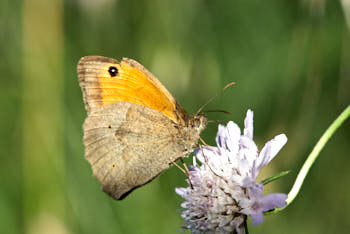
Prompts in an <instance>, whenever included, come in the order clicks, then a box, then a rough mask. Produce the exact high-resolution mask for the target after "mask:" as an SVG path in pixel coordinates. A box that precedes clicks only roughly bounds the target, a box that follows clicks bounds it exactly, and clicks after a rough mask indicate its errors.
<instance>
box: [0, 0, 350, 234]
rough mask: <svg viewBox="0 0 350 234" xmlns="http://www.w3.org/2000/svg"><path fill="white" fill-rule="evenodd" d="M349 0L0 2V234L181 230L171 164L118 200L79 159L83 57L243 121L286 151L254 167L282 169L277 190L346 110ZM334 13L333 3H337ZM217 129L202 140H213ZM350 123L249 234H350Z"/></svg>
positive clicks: (177, 179) (179, 178) (179, 181)
mask: <svg viewBox="0 0 350 234" xmlns="http://www.w3.org/2000/svg"><path fill="white" fill-rule="evenodd" d="M346 2H349V1H346V0H343V1H338V0H332V1H326V0H295V1H293V0H270V1H258V0H230V1H229V0H226V1H224V0H216V1H214V0H176V1H173V0H147V1H146V0H141V1H136V0H132V1H131V0H100V1H97V0H96V1H93V0H79V1H77V0H75V1H74V0H65V1H64V0H52V1H44V0H42V1H40V0H23V1H19V0H13V1H10V0H5V1H1V2H0V29H1V30H0V56H1V59H0V72H1V78H0V79H1V85H0V106H1V114H0V128H1V131H0V149H1V151H0V152H1V158H0V160H1V161H0V233H9V234H12V233H30V234H31V233H33V234H41V233H86V234H88V233H91V234H93V233H141V234H142V233H152V234H153V233H176V230H179V229H180V226H181V225H182V224H183V220H182V219H181V217H180V211H181V209H180V204H181V202H182V201H183V200H182V198H181V197H179V196H178V195H176V194H175V192H174V189H175V187H181V186H185V185H186V184H185V176H184V175H183V174H182V173H181V172H180V171H179V170H178V169H177V168H171V169H170V170H168V171H166V172H164V173H163V174H162V175H161V176H159V177H158V178H157V179H155V180H154V181H153V182H152V183H150V184H147V185H146V186H144V187H142V188H139V189H137V190H135V191H134V192H133V193H132V194H130V195H129V196H128V197H127V198H126V199H125V200H123V201H114V200H113V199H111V198H110V197H108V196H107V195H106V194H104V193H103V192H102V191H101V189H100V185H99V184H98V183H97V181H96V180H95V179H94V178H93V177H92V175H91V169H90V166H89V164H88V162H87V161H86V160H85V159H84V156H83V155H84V149H83V145H82V127H81V126H82V123H83V121H84V118H85V116H86V113H85V110H84V106H83V101H82V95H81V91H80V88H79V84H78V79H77V74H76V65H77V62H78V60H79V58H80V57H82V56H86V55H103V56H108V57H114V58H117V59H121V58H122V57H129V58H133V59H135V60H137V61H139V62H140V63H142V64H143V65H144V66H145V67H147V68H148V69H149V70H150V71H151V72H152V73H153V74H155V75H156V76H157V77H158V78H159V80H160V81H161V82H162V83H163V84H164V85H165V86H166V87H167V88H168V89H169V91H170V92H171V93H172V94H173V96H174V97H175V98H176V99H177V100H178V101H179V102H180V103H181V104H182V105H183V106H184V108H185V109H186V110H187V111H188V112H189V113H194V112H195V111H196V110H197V109H198V108H199V107H200V106H201V104H203V103H204V102H205V101H206V100H207V99H209V98H210V97H212V96H213V95H214V94H215V93H217V92H218V91H219V90H220V89H221V88H222V87H224V86H225V85H226V84H227V83H229V82H231V81H234V82H236V84H235V85H234V86H233V87H231V88H229V89H228V90H226V91H225V92H224V93H223V94H221V95H220V96H219V97H218V98H216V99H215V100H214V101H213V102H212V103H210V104H209V105H208V107H206V109H208V110H214V109H223V110H226V111H229V112H231V113H232V115H231V116H227V115H225V114H222V113H210V114H209V119H214V120H221V121H223V122H224V123H225V122H227V121H228V120H234V121H235V122H237V123H238V124H239V125H240V126H242V125H243V120H244V117H245V113H246V111H247V109H252V110H253V111H254V114H255V115H254V117H255V121H254V126H255V129H254V133H255V140H256V142H257V144H258V145H259V148H260V149H261V148H262V147H263V145H264V144H265V142H266V141H268V140H269V139H271V138H273V137H274V136H275V135H277V134H280V133H285V134H286V135H287V137H288V143H287V145H286V146H285V147H284V148H283V150H282V151H281V152H280V153H279V155H278V157H276V159H275V160H274V161H272V163H271V164H270V165H269V166H268V167H267V168H265V169H264V170H263V171H262V174H263V175H262V176H261V177H262V178H264V177H267V176H269V175H273V174H275V173H277V172H279V171H281V170H291V173H290V174H289V175H288V176H286V177H284V178H282V179H281V180H278V181H277V182H275V183H272V184H269V185H268V186H266V190H265V192H284V193H288V191H289V189H290V188H291V186H292V184H293V181H294V179H295V177H296V174H297V172H298V170H299V168H300V167H301V165H302V163H303V161H304V160H305V158H306V156H307V155H308V153H309V152H310V151H311V149H312V147H313V145H314V144H315V143H316V142H317V140H318V139H319V137H320V136H321V134H322V133H323V132H324V130H325V129H326V128H327V127H328V126H329V125H330V123H331V122H332V121H333V120H334V119H335V118H336V116H337V115H339V113H340V112H341V111H342V110H343V109H344V108H345V107H346V106H347V105H348V104H349V101H350V92H349V91H350V40H349V38H350V37H349V35H350V34H349V29H350V26H349V25H347V24H346V18H348V22H349V23H350V6H349V5H348V7H346ZM342 3H343V5H342ZM216 129H217V124H216V123H212V124H210V125H209V126H208V127H207V129H206V130H205V132H204V133H203V134H202V136H203V138H204V139H205V140H206V141H207V142H208V143H210V144H214V143H215V141H214V139H215V135H216ZM349 139H350V121H347V122H346V123H345V124H344V125H343V126H342V127H341V128H340V129H339V130H338V131H337V132H336V134H335V135H334V137H333V138H332V139H331V140H330V141H329V143H328V144H327V145H326V147H325V149H324V151H322V152H321V156H320V158H319V160H318V161H317V162H316V164H315V165H314V167H313V168H312V169H311V171H310V174H309V175H308V177H307V178H306V181H305V184H304V186H303V188H302V190H301V193H300V195H299V196H298V197H297V198H296V200H295V202H294V203H293V204H292V205H291V206H290V207H288V208H287V209H285V210H284V211H283V212H281V213H280V214H278V215H270V216H268V217H266V219H265V222H264V223H262V224H261V225H259V226H254V227H252V226H250V232H251V233H284V234H287V233H310V234H312V233H345V232H347V231H349V230H350V222H349V216H350V199H349V198H350V186H349V185H350V182H349V181H350V171H349V165H350V153H349V152H350V146H349V145H350V140H349Z"/></svg>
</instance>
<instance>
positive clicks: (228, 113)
mask: <svg viewBox="0 0 350 234" xmlns="http://www.w3.org/2000/svg"><path fill="white" fill-rule="evenodd" d="M203 112H204V113H208V112H221V113H224V114H227V115H232V114H231V112H228V111H225V110H206V111H203Z"/></svg>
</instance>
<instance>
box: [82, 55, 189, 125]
mask: <svg viewBox="0 0 350 234" xmlns="http://www.w3.org/2000/svg"><path fill="white" fill-rule="evenodd" d="M78 74H79V80H80V86H81V87H82V90H83V95H84V101H85V107H86V109H87V111H88V113H90V112H92V111H93V110H94V109H96V108H98V107H102V106H106V105H109V104H111V103H115V102H132V103H136V104H140V105H143V106H146V107H149V108H152V109H155V110H158V111H160V112H162V113H163V114H165V115H166V116H168V117H169V118H170V119H172V120H173V121H174V122H175V123H177V122H179V120H182V116H184V115H185V112H184V110H182V108H181V109H180V110H178V109H179V105H178V104H177V103H176V101H175V99H174V98H173V97H172V96H171V94H170V93H169V91H168V90H167V89H166V88H165V87H164V86H163V85H162V84H161V83H160V82H159V81H158V80H157V78H155V77H154V76H153V75H152V73H150V72H149V71H147V70H146V69H145V68H144V67H143V66H142V65H141V64H139V63H137V62H136V61H134V60H131V59H126V58H124V59H123V60H122V61H121V62H118V61H117V60H115V59H110V58H106V57H101V56H87V57H83V58H82V59H81V60H80V61H79V64H78Z"/></svg>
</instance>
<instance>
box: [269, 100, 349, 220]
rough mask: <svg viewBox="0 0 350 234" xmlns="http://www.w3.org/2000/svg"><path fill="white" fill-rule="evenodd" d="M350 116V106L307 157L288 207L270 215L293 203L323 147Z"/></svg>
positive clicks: (288, 199) (290, 196)
mask: <svg viewBox="0 0 350 234" xmlns="http://www.w3.org/2000/svg"><path fill="white" fill-rule="evenodd" d="M349 116H350V105H349V106H348V107H347V108H346V109H345V110H344V111H343V112H342V113H341V114H340V115H339V116H338V118H337V119H336V120H334V122H333V123H332V124H331V126H329V128H328V129H327V130H326V132H325V133H324V134H323V135H322V137H321V138H320V140H319V141H318V142H317V144H316V145H315V147H314V148H313V150H312V152H311V153H310V155H309V156H308V157H307V159H306V161H305V163H304V165H303V166H302V168H301V169H300V171H299V174H298V176H297V178H296V180H295V182H294V185H293V187H292V189H291V190H290V192H289V193H288V198H287V200H286V201H287V205H286V206H285V207H283V208H279V209H275V210H273V211H271V212H268V213H270V214H275V213H278V212H279V211H281V210H283V209H284V208H286V207H287V206H288V205H289V204H291V203H292V202H293V200H294V199H295V197H296V196H297V195H298V193H299V191H300V189H301V186H302V184H303V182H304V179H305V177H306V175H307V173H308V172H309V170H310V168H311V166H312V164H313V163H314V162H315V160H316V159H317V157H318V156H319V154H320V152H321V150H322V149H323V147H324V146H325V145H326V143H327V141H328V140H329V139H330V138H331V136H332V135H333V134H334V132H335V131H336V130H337V129H338V128H339V127H340V126H341V125H342V123H343V122H344V121H345V120H346V119H347V118H348V117H349Z"/></svg>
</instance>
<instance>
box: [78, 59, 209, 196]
mask: <svg viewBox="0 0 350 234" xmlns="http://www.w3.org/2000/svg"><path fill="white" fill-rule="evenodd" d="M77 70H78V77H79V83H80V87H81V90H82V93H83V98H84V103H85V108H86V110H87V115H88V116H87V118H86V119H85V122H84V125H83V129H84V145H85V157H86V159H87V160H88V161H89V163H90V164H91V167H92V170H93V175H94V177H95V178H96V179H97V180H98V181H99V182H100V183H101V185H102V188H103V191H105V192H106V193H107V194H109V195H110V196H112V197H114V198H115V199H117V200H121V199H123V198H124V197H125V196H127V195H128V194H129V193H130V192H131V191H132V190H134V189H135V188H137V187H140V186H142V185H144V184H146V183H148V182H150V181H151V180H152V179H154V178H155V177H156V176H158V175H159V174H160V173H161V172H162V171H164V170H166V169H167V168H169V167H170V166H171V165H172V163H174V162H175V161H176V160H177V159H179V158H182V157H185V156H186V155H188V154H189V153H191V152H192V151H193V150H194V149H195V148H197V147H198V143H197V142H198V139H199V138H200V133H201V131H202V130H203V129H204V128H205V127H206V124H207V118H206V116H205V115H204V114H203V113H196V114H194V115H188V114H187V113H186V111H185V110H184V109H183V108H182V106H181V105H180V104H179V103H178V102H176V100H175V99H174V98H173V96H172V95H171V94H170V93H169V91H168V90H167V89H166V88H165V87H164V86H163V85H162V84H161V83H160V81H159V80H158V79H157V78H156V77H155V76H153V74H152V73H151V72H149V71H148V70H147V69H146V68H144V67H143V66H142V65H141V64H139V63H138V62H136V61H134V60H132V59H127V58H123V59H122V60H121V61H120V62H119V61H117V60H115V59H112V58H107V57H102V56H86V57H83V58H81V59H80V61H79V63H78V67H77Z"/></svg>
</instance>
